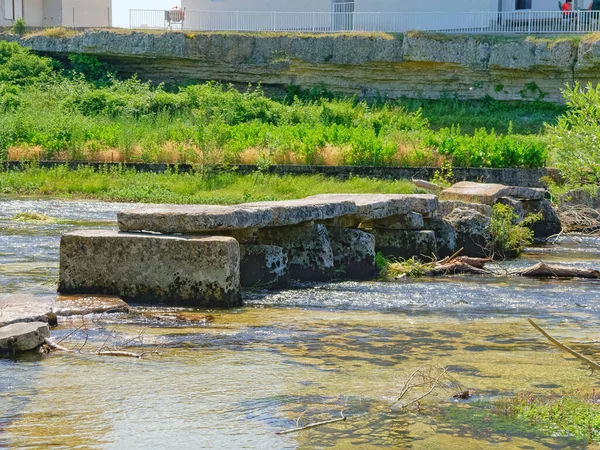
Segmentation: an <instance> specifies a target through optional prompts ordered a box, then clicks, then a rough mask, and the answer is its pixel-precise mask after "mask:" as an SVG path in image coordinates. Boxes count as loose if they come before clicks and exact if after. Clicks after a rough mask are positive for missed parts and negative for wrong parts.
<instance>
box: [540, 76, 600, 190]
mask: <svg viewBox="0 0 600 450" xmlns="http://www.w3.org/2000/svg"><path fill="white" fill-rule="evenodd" d="M563 96H564V98H565V100H566V103H567V108H568V109H567V112H566V113H565V114H564V115H562V116H560V117H559V119H558V123H557V124H556V125H555V126H548V143H549V148H550V152H551V155H552V162H553V163H554V165H555V166H556V168H557V169H559V170H560V172H561V174H562V175H563V177H564V178H565V180H566V182H567V184H571V185H585V184H596V185H597V184H599V183H600V141H599V140H598V136H600V84H599V85H596V87H592V85H591V83H588V84H587V86H586V87H585V89H583V88H581V87H580V86H579V84H578V83H575V85H574V86H573V87H569V86H567V88H566V89H565V90H564V91H563Z"/></svg>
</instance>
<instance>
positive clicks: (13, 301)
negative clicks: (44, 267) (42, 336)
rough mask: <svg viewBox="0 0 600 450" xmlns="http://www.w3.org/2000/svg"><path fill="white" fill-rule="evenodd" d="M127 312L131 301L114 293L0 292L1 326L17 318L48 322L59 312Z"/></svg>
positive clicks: (62, 313) (19, 319) (73, 313)
mask: <svg viewBox="0 0 600 450" xmlns="http://www.w3.org/2000/svg"><path fill="white" fill-rule="evenodd" d="M109 311H110V312H127V311H129V305H128V304H127V303H125V302H124V301H123V300H121V299H120V298H119V297H114V296H89V295H43V296H36V295H27V294H3V295H0V326H5V325H9V324H11V323H16V322H48V318H49V317H50V318H52V316H53V315H56V316H79V315H82V314H97V313H103V312H109Z"/></svg>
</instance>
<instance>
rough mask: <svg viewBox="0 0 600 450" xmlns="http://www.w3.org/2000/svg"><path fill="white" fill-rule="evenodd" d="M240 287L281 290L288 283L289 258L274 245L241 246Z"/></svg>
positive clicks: (281, 249)
mask: <svg viewBox="0 0 600 450" xmlns="http://www.w3.org/2000/svg"><path fill="white" fill-rule="evenodd" d="M240 252H241V267H240V280H241V283H242V287H249V288H250V287H269V288H283V287H286V286H287V285H289V283H290V271H289V258H288V255H287V253H286V252H285V251H284V250H283V248H281V247H278V246H275V245H242V246H240Z"/></svg>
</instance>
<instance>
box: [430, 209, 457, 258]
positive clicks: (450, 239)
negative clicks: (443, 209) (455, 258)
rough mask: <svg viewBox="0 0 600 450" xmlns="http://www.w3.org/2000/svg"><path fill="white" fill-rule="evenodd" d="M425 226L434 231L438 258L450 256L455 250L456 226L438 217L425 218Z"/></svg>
mask: <svg viewBox="0 0 600 450" xmlns="http://www.w3.org/2000/svg"><path fill="white" fill-rule="evenodd" d="M425 228H426V229H427V230H431V231H433V232H434V233H435V244H436V251H435V256H437V258H438V259H442V258H445V257H447V256H452V255H453V254H454V253H455V252H456V251H457V250H458V248H457V245H456V239H457V235H456V228H454V226H453V225H451V224H450V222H447V221H446V220H444V219H442V218H440V217H433V218H429V219H425Z"/></svg>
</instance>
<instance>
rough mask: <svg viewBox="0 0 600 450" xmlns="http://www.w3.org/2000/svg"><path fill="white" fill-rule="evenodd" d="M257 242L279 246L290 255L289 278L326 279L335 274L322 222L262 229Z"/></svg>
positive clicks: (327, 238)
mask: <svg viewBox="0 0 600 450" xmlns="http://www.w3.org/2000/svg"><path fill="white" fill-rule="evenodd" d="M258 244H261V245H275V246H279V247H282V248H283V249H284V251H285V252H286V253H287V254H288V257H289V267H290V277H291V278H292V279H294V280H298V281H328V280H330V279H331V277H332V276H333V274H334V261H333V250H332V248H331V241H330V240H329V234H328V233H327V228H326V227H325V225H320V224H319V225H318V224H313V223H304V224H301V225H296V226H288V227H276V228H264V229H261V230H260V231H259V236H258Z"/></svg>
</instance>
